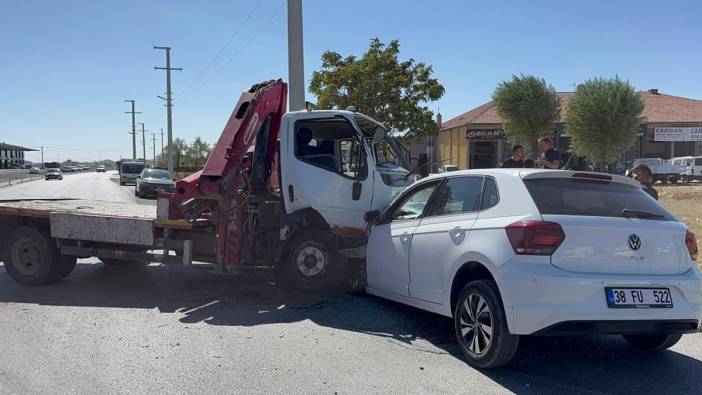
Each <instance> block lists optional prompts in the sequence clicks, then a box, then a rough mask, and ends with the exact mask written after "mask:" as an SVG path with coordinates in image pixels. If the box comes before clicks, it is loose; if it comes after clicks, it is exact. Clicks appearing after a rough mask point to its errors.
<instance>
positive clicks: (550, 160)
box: [534, 137, 561, 169]
mask: <svg viewBox="0 0 702 395" xmlns="http://www.w3.org/2000/svg"><path fill="white" fill-rule="evenodd" d="M539 148H541V151H543V153H542V154H541V157H540V158H539V159H536V160H535V161H534V163H535V164H537V165H539V166H541V168H542V169H558V168H559V167H561V154H559V153H558V151H556V150H555V149H553V147H552V146H551V139H550V138H548V137H542V138H540V139H539Z"/></svg>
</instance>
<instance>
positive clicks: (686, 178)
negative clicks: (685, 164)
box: [681, 174, 690, 184]
mask: <svg viewBox="0 0 702 395" xmlns="http://www.w3.org/2000/svg"><path fill="white" fill-rule="evenodd" d="M681 180H682V182H683V183H685V184H687V183H689V182H690V177H689V176H688V175H687V174H684V175H683V176H682V178H681Z"/></svg>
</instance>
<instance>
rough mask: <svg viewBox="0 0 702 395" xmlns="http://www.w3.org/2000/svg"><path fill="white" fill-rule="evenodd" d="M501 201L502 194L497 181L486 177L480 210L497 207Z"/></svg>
mask: <svg viewBox="0 0 702 395" xmlns="http://www.w3.org/2000/svg"><path fill="white" fill-rule="evenodd" d="M499 201H500V194H499V192H498V190H497V182H495V180H494V179H493V178H491V177H486V178H485V183H484V184H483V197H482V199H481V202H480V210H487V209H489V208H490V207H495V206H496V205H497V203H498V202H499Z"/></svg>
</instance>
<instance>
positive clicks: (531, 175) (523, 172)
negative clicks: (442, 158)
mask: <svg viewBox="0 0 702 395" xmlns="http://www.w3.org/2000/svg"><path fill="white" fill-rule="evenodd" d="M576 174H577V175H581V176H582V177H578V178H587V177H588V176H609V177H611V181H612V182H618V183H620V184H626V185H631V186H635V187H640V186H641V184H639V182H638V181H636V180H634V179H632V178H629V177H624V176H620V175H616V174H605V173H596V172H591V171H575V170H551V169H522V168H510V169H501V168H495V169H471V170H457V171H452V172H450V173H438V174H432V175H430V176H428V177H426V178H423V179H422V180H421V181H425V180H426V181H428V180H435V179H440V178H448V177H457V176H470V175H474V176H475V175H479V176H493V177H496V176H507V177H509V176H511V177H518V178H521V179H523V180H529V179H537V178H571V177H573V176H574V175H576Z"/></svg>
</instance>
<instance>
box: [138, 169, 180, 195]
mask: <svg viewBox="0 0 702 395" xmlns="http://www.w3.org/2000/svg"><path fill="white" fill-rule="evenodd" d="M159 191H164V192H170V193H174V192H175V181H173V179H172V178H171V173H169V172H168V170H159V169H144V170H142V172H141V174H140V175H139V177H137V179H136V185H135V186H134V195H136V196H138V197H141V198H143V197H149V196H153V197H156V196H157V195H158V193H159Z"/></svg>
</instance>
